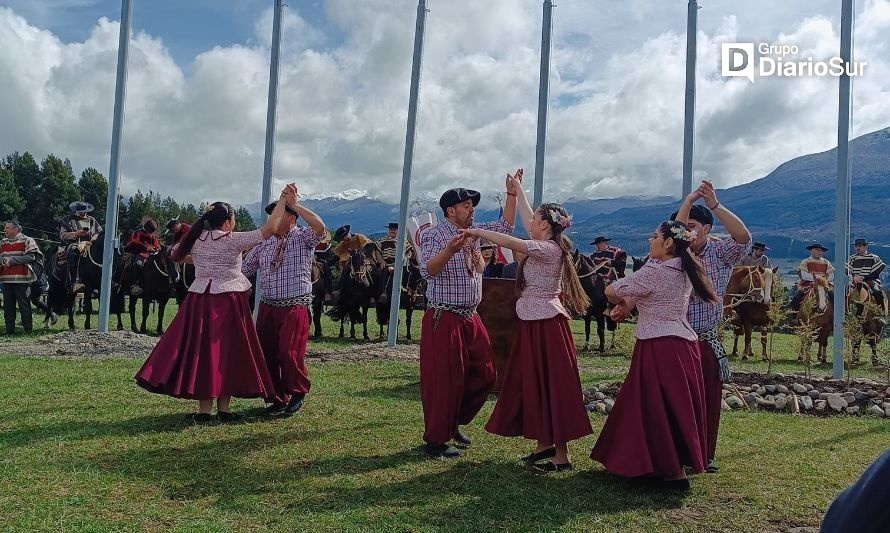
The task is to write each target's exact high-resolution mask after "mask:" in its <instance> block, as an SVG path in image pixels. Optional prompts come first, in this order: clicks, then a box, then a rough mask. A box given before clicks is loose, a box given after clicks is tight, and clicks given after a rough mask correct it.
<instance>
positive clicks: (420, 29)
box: [387, 0, 429, 346]
mask: <svg viewBox="0 0 890 533" xmlns="http://www.w3.org/2000/svg"><path fill="white" fill-rule="evenodd" d="M426 6H427V0H419V1H418V2H417V24H416V26H415V29H414V61H413V64H412V65H411V90H410V93H409V96H408V129H407V133H406V134H405V159H404V162H403V163H402V196H401V199H400V200H399V232H398V233H397V234H396V264H395V270H394V271H393V275H392V295H391V296H390V302H391V304H392V307H391V308H390V310H389V336H388V337H387V343H388V344H389V346H395V345H396V339H397V338H398V333H399V304H400V303H401V296H402V270H403V269H404V266H405V232H406V231H407V225H408V196H409V195H410V194H411V172H412V170H413V168H414V140H415V138H416V137H417V101H418V99H419V98H420V72H421V67H422V66H423V35H424V32H425V30H426V14H427V12H428V11H429V10H428V9H427V7H426Z"/></svg>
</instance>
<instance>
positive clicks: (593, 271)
mask: <svg viewBox="0 0 890 533" xmlns="http://www.w3.org/2000/svg"><path fill="white" fill-rule="evenodd" d="M572 261H573V262H574V265H575V271H576V272H577V273H578V279H580V281H581V287H582V288H583V289H584V292H585V293H587V297H588V298H589V299H590V305H589V306H588V307H587V311H586V312H585V313H584V316H583V317H582V318H583V319H584V347H583V348H582V350H583V351H589V350H590V322H591V320H596V334H597V336H598V337H599V339H600V345H599V348H598V349H597V351H599V352H600V353H605V351H606V329H607V328H608V330H609V331H611V332H612V342H611V344H610V346H609V349H610V350H614V349H615V330H616V329H617V328H618V324H617V323H615V321H613V320H612V319H611V318H609V317H608V316H607V315H606V311H607V309H608V308H609V300H608V299H607V298H606V282H605V281H603V278H602V277H601V276H599V275H598V273H599V272H600V271H602V269H603V268H611V267H605V266H603V265H595V264H594V263H593V261H591V260H590V258H589V257H587V256H585V255H584V254H582V253H581V252H579V251H578V250H577V249H576V250H575V251H574V252H572Z"/></svg>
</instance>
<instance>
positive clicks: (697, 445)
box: [590, 337, 707, 477]
mask: <svg viewBox="0 0 890 533" xmlns="http://www.w3.org/2000/svg"><path fill="white" fill-rule="evenodd" d="M706 447H707V424H706V421H705V396H704V382H703V381H702V374H701V360H700V355H699V349H698V342H697V341H688V340H686V339H681V338H679V337H659V338H655V339H646V340H639V339H638V340H637V343H636V345H635V346H634V353H633V359H632V360H631V364H630V370H629V371H628V373H627V378H626V379H625V381H624V384H623V385H622V386H621V390H620V391H619V392H618V397H617V398H616V400H615V406H614V407H613V408H612V412H611V414H610V415H609V416H608V418H607V419H606V424H605V426H604V427H603V431H602V433H600V436H599V439H597V441H596V445H595V446H594V447H593V451H592V452H591V454H590V457H591V459H594V460H596V461H599V462H600V463H602V464H603V466H605V467H606V470H608V471H609V472H612V473H614V474H618V475H620V476H625V477H638V476H649V475H655V476H664V477H674V476H679V475H681V474H682V473H683V467H684V465H685V466H689V467H691V468H692V470H693V472H696V473H701V472H704V470H705V465H706V464H707V457H706Z"/></svg>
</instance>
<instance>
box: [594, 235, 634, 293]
mask: <svg viewBox="0 0 890 533" xmlns="http://www.w3.org/2000/svg"><path fill="white" fill-rule="evenodd" d="M611 240H612V239H610V238H608V237H603V236H599V237H597V238H595V239H593V242H591V243H590V244H591V245H593V246H596V251H595V252H593V253H592V254H590V259H591V260H593V264H594V265H596V266H597V267H598V268H597V271H596V274H597V275H598V276H599V277H601V278H603V281H605V282H606V285H608V284H610V283H612V282H613V281H615V280H616V279H619V278H623V277H624V269H625V267H626V266H627V252H625V251H624V250H622V249H621V248H618V247H617V246H609V241H611Z"/></svg>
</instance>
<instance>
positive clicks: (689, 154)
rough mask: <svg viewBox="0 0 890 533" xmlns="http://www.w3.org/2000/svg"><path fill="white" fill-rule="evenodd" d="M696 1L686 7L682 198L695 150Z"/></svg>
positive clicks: (689, 186)
mask: <svg viewBox="0 0 890 533" xmlns="http://www.w3.org/2000/svg"><path fill="white" fill-rule="evenodd" d="M698 9H699V7H698V2H697V1H696V0H689V5H688V6H687V8H686V12H687V13H686V19H687V20H686V111H685V117H684V120H683V196H682V197H683V198H686V195H687V194H689V193H691V192H692V163H693V156H694V152H695V61H696V56H697V50H696V46H697V45H698Z"/></svg>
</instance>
